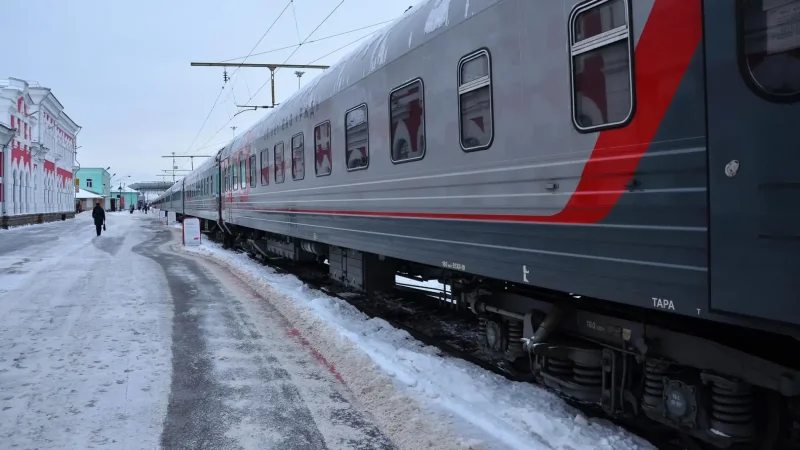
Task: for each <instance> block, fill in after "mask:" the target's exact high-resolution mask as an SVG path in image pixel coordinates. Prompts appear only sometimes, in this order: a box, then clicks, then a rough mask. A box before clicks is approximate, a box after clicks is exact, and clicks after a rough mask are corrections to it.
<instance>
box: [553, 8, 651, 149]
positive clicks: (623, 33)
mask: <svg viewBox="0 0 800 450" xmlns="http://www.w3.org/2000/svg"><path fill="white" fill-rule="evenodd" d="M611 1H614V0H587V1H585V2H581V3H578V4H577V5H575V6H574V7H573V8H572V11H570V13H569V19H568V25H567V51H568V52H569V84H570V85H569V97H570V109H571V115H572V125H573V126H574V127H575V129H576V130H578V132H579V133H596V132H599V131H603V130H607V129H609V128H621V127H624V126H626V125H628V124H629V123H630V122H631V120H633V117H634V116H635V115H636V76H635V74H636V61H635V58H634V50H635V49H634V42H633V40H634V36H633V24H632V21H633V13H632V11H631V2H630V1H628V0H621V1H622V3H623V4H624V5H625V26H624V27H617V28H614V29H612V30H608V31H606V32H603V33H600V34H599V35H596V36H592V37H590V38H588V39H584V40H582V41H580V42H581V44H576V43H575V42H574V40H575V20H576V19H577V18H578V16H579V15H580V14H581V13H584V12H586V11H589V10H591V9H592V8H596V7H598V6H601V5H602V4H604V3H608V2H611ZM621 28H625V29H624V30H621ZM623 39H627V41H628V60H629V61H630V64H629V67H628V82H629V83H630V87H631V89H630V100H631V106H630V109H629V110H628V115H627V116H626V117H625V119H623V120H621V121H617V122H609V123H604V124H601V125H595V126H592V127H582V126H580V125H578V120H577V118H576V117H575V113H576V112H577V109H576V108H575V100H576V96H575V65H574V60H575V57H576V56H578V55H582V54H584V53H586V52H590V51H592V50H597V49H600V48H603V47H606V46H609V45H612V44H615V43H617V42H619V41H621V40H623ZM576 46H577V47H578V48H577V49H576V48H575V47H576Z"/></svg>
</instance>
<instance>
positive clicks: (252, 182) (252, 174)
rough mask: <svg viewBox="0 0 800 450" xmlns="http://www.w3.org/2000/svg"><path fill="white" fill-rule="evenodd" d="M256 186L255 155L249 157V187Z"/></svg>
mask: <svg viewBox="0 0 800 450" xmlns="http://www.w3.org/2000/svg"><path fill="white" fill-rule="evenodd" d="M255 186H256V155H250V187H255Z"/></svg>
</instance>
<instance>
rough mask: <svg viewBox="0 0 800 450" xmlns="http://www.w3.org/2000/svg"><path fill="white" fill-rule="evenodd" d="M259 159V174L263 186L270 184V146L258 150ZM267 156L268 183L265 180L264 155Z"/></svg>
mask: <svg viewBox="0 0 800 450" xmlns="http://www.w3.org/2000/svg"><path fill="white" fill-rule="evenodd" d="M258 155H259V156H258V159H259V166H258V168H259V171H258V174H259V176H260V177H261V185H262V186H269V146H267V147H265V148H264V149H262V150H261V151H260V152H258ZM265 156H266V158H267V180H266V183H265V182H264V157H265Z"/></svg>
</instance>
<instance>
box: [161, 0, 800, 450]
mask: <svg viewBox="0 0 800 450" xmlns="http://www.w3.org/2000/svg"><path fill="white" fill-rule="evenodd" d="M798 27H800V1H797V0H793V1H792V0H737V1H733V0H731V1H715V0H590V1H577V0H432V1H429V2H427V3H425V4H424V5H421V6H419V7H416V8H414V9H412V10H411V11H410V12H407V13H406V14H405V15H404V16H403V17H402V18H400V19H398V20H397V21H396V22H394V23H393V24H391V25H390V26H388V27H387V28H385V29H384V30H382V31H381V32H379V33H378V34H377V35H376V36H375V37H374V38H373V39H372V40H371V41H369V42H368V43H366V44H365V45H363V46H361V47H360V48H359V49H357V50H356V51H354V52H353V53H352V54H351V55H349V56H348V57H346V58H344V59H343V60H342V61H340V62H339V63H338V64H337V65H336V66H334V67H332V68H331V69H329V70H327V71H326V72H325V73H324V74H322V75H320V76H319V77H317V78H316V79H314V80H313V81H311V82H310V83H309V84H308V85H307V86H305V87H304V88H303V89H302V90H300V91H299V92H297V93H296V94H295V95H294V96H292V97H291V98H290V99H288V100H287V101H285V102H284V103H283V104H281V105H280V106H279V107H278V108H276V109H275V110H274V111H272V112H271V113H270V114H269V115H268V116H266V117H265V118H264V119H263V120H261V121H260V122H258V123H256V124H255V125H254V126H252V127H250V128H249V129H248V130H246V131H245V132H244V133H242V134H240V135H239V136H238V137H236V138H235V139H234V140H233V141H232V142H231V143H230V144H229V145H228V146H226V147H225V148H224V149H222V150H221V151H220V152H219V153H218V154H217V155H216V157H215V158H214V160H213V161H209V162H208V163H207V164H204V165H203V166H201V167H200V168H198V170H196V171H195V172H193V173H192V174H191V175H189V176H187V177H186V179H185V180H184V182H183V183H182V186H183V188H182V189H183V202H184V203H179V202H176V201H175V199H171V200H162V201H163V202H164V203H165V204H166V205H169V206H168V207H169V208H173V209H175V210H176V212H179V214H184V213H185V214H188V215H191V216H196V217H201V218H203V219H205V220H204V227H205V229H206V230H209V232H212V233H216V234H217V235H218V236H220V237H221V238H222V239H223V240H224V242H225V244H226V245H237V246H239V247H242V248H245V249H247V250H248V251H250V252H251V253H253V254H256V255H262V256H267V255H281V256H284V257H288V258H292V259H298V260H302V259H306V258H315V257H318V258H327V259H328V260H329V264H330V270H331V276H333V277H335V278H337V279H339V280H341V281H342V282H344V283H347V284H349V285H352V286H355V287H358V288H361V289H366V290H371V289H381V288H385V287H387V286H389V285H391V284H392V283H393V280H394V275H395V273H402V274H405V275H409V276H418V277H421V278H429V279H430V278H436V279H439V280H441V281H443V282H445V283H447V284H449V285H450V286H451V290H452V292H453V294H454V296H455V298H456V300H457V301H458V302H459V304H460V305H463V306H465V307H469V308H470V309H471V310H472V311H473V312H474V313H475V314H477V315H478V316H479V318H480V323H481V330H482V331H484V334H483V336H484V337H483V339H484V345H486V346H487V348H489V349H492V350H494V351H496V352H497V354H499V355H504V356H505V357H506V358H507V359H508V361H509V362H510V363H511V364H512V367H514V369H515V370H517V371H524V372H529V373H530V374H531V375H532V376H533V377H535V378H536V379H537V380H538V381H540V382H542V383H544V384H546V385H548V386H550V387H551V388H554V389H556V390H558V391H560V392H561V393H563V394H564V395H565V396H568V397H571V398H574V399H578V400H580V401H584V402H589V403H596V404H598V405H600V406H602V408H604V409H605V410H606V411H607V412H609V413H611V414H616V415H627V416H641V417H647V418H649V419H652V420H653V421H656V422H660V423H662V424H664V425H666V426H669V427H673V428H676V429H678V430H680V431H681V432H683V433H685V435H687V436H692V437H693V438H696V439H700V440H702V441H704V442H706V443H707V444H711V445H714V446H717V447H725V446H729V445H732V444H741V445H751V444H752V445H756V444H758V445H762V444H763V445H768V446H772V445H773V444H774V446H778V445H779V443H780V445H784V444H786V443H787V442H790V441H791V439H796V440H800V439H798V432H797V429H798V424H797V422H798V412H797V410H798V409H800V404H799V403H798V396H800V372H798V366H799V365H800V362H798V359H797V358H796V355H797V354H798V353H797V352H798V349H800V347H799V346H798V342H797V339H798V337H800V305H798V288H799V287H800V284H798V281H797V279H798V277H797V274H798V268H800V230H799V227H800V225H798V224H799V223H800V220H798V219H800V212H798V211H800V208H798V207H797V205H800V189H798V186H800V176H799V175H798V172H797V170H796V169H795V168H796V167H798V163H800V151H798V146H797V145H798V144H797V138H796V137H795V136H794V129H795V128H796V126H797V124H799V123H800V103H799V102H798V100H799V99H800V76H798V73H800V72H798V65H800V33H798V32H797V31H796V30H797V29H798ZM187 183H188V185H189V186H190V187H191V190H190V191H188V192H191V194H190V196H187V191H186V185H187ZM198 185H199V189H200V194H196V192H197V186H198ZM179 192H180V189H178V188H176V189H175V190H173V191H172V192H168V193H166V194H165V197H164V198H165V199H166V198H167V197H172V196H174V195H176V193H179ZM166 208H167V207H166V206H165V207H164V209H166ZM176 208H184V209H180V210H178V209H176ZM529 356H531V358H529ZM529 361H532V362H533V364H532V365H530V364H529ZM793 427H794V428H793ZM787 445H788V444H787ZM793 445H797V443H796V441H795V443H794V444H793ZM764 448H766V447H764ZM769 448H772V447H769ZM793 448H797V447H793Z"/></svg>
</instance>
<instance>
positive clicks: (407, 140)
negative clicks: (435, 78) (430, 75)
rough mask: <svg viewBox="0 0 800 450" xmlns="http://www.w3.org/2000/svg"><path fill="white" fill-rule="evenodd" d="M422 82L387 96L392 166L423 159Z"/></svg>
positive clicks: (409, 85) (407, 85)
mask: <svg viewBox="0 0 800 450" xmlns="http://www.w3.org/2000/svg"><path fill="white" fill-rule="evenodd" d="M423 90H424V88H423V85H422V80H414V81H412V82H410V83H407V84H404V85H403V86H400V87H399V88H397V89H395V90H393V91H392V92H391V93H390V94H389V115H390V117H391V127H392V128H391V130H390V133H391V139H392V162H402V161H413V160H415V159H422V157H423V156H425V110H424V104H423V101H422V100H423V98H422V97H423Z"/></svg>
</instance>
